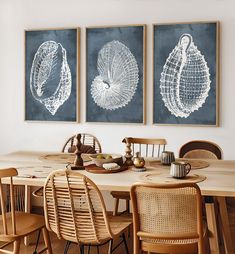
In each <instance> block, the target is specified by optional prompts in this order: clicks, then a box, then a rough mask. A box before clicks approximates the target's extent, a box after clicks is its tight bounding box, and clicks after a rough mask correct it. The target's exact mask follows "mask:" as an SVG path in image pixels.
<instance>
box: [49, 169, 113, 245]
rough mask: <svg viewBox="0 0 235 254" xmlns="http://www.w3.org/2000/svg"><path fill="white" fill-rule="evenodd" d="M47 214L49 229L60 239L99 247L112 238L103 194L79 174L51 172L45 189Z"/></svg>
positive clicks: (68, 171)
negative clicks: (98, 245)
mask: <svg viewBox="0 0 235 254" xmlns="http://www.w3.org/2000/svg"><path fill="white" fill-rule="evenodd" d="M44 211H45V218H46V225H47V228H48V229H49V230H51V231H53V232H55V233H56V235H57V237H58V238H62V239H65V240H68V241H72V242H76V243H83V244H86V243H88V244H99V243H102V242H104V241H107V240H109V239H110V237H111V235H112V233H111V231H110V227H109V224H108V220H107V216H106V208H105V204H104V200H103V197H102V195H101V193H100V191H99V190H98V188H97V186H96V185H95V184H94V183H93V182H92V181H91V180H90V179H88V178H87V177H86V176H84V175H82V174H80V173H78V172H74V171H70V170H58V171H54V172H52V174H51V175H50V176H49V177H48V178H47V181H46V183H45V186H44Z"/></svg>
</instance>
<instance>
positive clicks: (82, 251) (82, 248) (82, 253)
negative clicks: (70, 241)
mask: <svg viewBox="0 0 235 254" xmlns="http://www.w3.org/2000/svg"><path fill="white" fill-rule="evenodd" d="M80 254H85V252H84V245H80Z"/></svg>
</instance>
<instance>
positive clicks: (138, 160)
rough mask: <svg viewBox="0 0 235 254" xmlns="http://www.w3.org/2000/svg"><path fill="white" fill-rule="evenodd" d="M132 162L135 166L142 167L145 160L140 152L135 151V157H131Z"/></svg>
mask: <svg viewBox="0 0 235 254" xmlns="http://www.w3.org/2000/svg"><path fill="white" fill-rule="evenodd" d="M133 164H134V166H135V167H136V168H143V167H144V165H145V160H144V158H143V157H140V153H139V152H137V153H136V157H134V159H133Z"/></svg>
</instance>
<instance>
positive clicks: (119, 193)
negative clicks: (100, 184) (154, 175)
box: [111, 191, 131, 200]
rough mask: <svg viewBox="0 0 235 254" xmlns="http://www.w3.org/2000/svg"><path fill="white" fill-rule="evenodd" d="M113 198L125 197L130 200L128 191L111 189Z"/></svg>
mask: <svg viewBox="0 0 235 254" xmlns="http://www.w3.org/2000/svg"><path fill="white" fill-rule="evenodd" d="M111 195H112V196H113V198H120V199H127V200H131V197H130V192H129V191H111Z"/></svg>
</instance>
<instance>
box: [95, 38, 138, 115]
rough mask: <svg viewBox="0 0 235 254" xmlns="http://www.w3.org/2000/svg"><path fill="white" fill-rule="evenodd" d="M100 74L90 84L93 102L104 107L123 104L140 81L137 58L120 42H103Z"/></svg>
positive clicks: (130, 98)
mask: <svg viewBox="0 0 235 254" xmlns="http://www.w3.org/2000/svg"><path fill="white" fill-rule="evenodd" d="M97 69H98V72H99V75H98V76H96V77H95V79H94V80H93V82H92V84H91V95H92V98H93V100H94V101H95V103H96V104H97V105H98V106H100V107H101V108H104V109H107V110H116V109H118V108H122V107H125V106H126V105H127V104H128V103H129V102H130V101H131V100H132V98H133V96H134V94H135V92H136V88H137V85H138V81H139V69H138V65H137V61H136V59H135V57H134V56H133V54H132V53H131V51H130V49H129V48H128V47H127V46H125V45H124V44H123V43H121V42H119V41H116V40H114V41H111V42H108V43H107V44H105V45H104V46H103V47H102V49H101V50H100V51H99V53H98V59H97Z"/></svg>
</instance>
